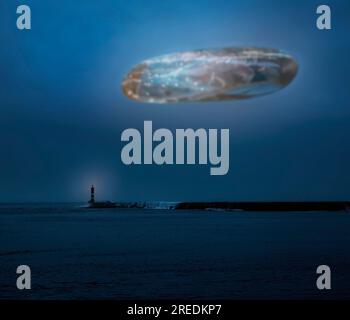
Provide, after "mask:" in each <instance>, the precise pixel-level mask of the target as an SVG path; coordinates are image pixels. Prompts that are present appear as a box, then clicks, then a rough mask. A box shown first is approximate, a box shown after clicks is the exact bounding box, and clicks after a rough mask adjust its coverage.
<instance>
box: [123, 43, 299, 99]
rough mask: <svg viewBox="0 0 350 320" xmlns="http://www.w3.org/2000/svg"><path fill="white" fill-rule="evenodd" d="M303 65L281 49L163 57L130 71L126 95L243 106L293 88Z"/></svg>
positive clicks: (239, 49) (223, 50) (238, 49)
mask: <svg viewBox="0 0 350 320" xmlns="http://www.w3.org/2000/svg"><path fill="white" fill-rule="evenodd" d="M297 71H298V64H297V62H296V61H295V60H294V59H293V57H292V56H290V55H289V54H287V53H284V52H282V51H280V50H276V49H268V48H253V47H231V48H221V49H208V50H195V51H187V52H180V53H173V54H167V55H162V56H158V57H155V58H151V59H148V60H145V61H143V62H141V63H140V64H138V65H136V66H135V67H134V68H132V69H131V70H130V72H129V73H128V74H127V75H126V76H125V77H124V80H123V83H122V90H123V93H124V94H125V95H126V96H127V97H128V98H130V99H132V100H135V101H138V102H143V103H178V102H201V101H225V100H241V99H248V98H253V97H258V96H262V95H266V94H270V93H273V92H276V91H278V90H280V89H283V88H284V87H286V86H287V85H288V84H289V83H291V82H292V80H293V79H294V77H295V75H296V74H297Z"/></svg>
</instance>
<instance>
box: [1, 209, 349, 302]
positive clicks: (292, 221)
mask: <svg viewBox="0 0 350 320" xmlns="http://www.w3.org/2000/svg"><path fill="white" fill-rule="evenodd" d="M19 265H27V266H29V267H30V270H31V289H30V290H18V289H17V286H16V281H17V277H18V276H19V274H17V273H16V270H17V267H18V266H19ZM320 265H327V266H329V268H330V270H331V289H330V290H319V289H318V288H317V286H316V281H317V278H318V277H319V276H320V275H319V274H317V273H316V270H317V267H318V266H320ZM348 298H350V214H349V213H346V212H225V211H196V210H194V211H186V210H184V211H177V210H165V209H87V208H85V207H84V206H83V205H82V204H77V203H73V204H72V203H68V204H2V205H0V299H29V300H31V299H45V300H51V299H59V300H61V299H62V300H66V299H92V300H96V299H108V300H118V299H126V300H128V299H130V300H134V299H210V300H213V299H214V300H215V299H348Z"/></svg>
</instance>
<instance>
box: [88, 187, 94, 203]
mask: <svg viewBox="0 0 350 320" xmlns="http://www.w3.org/2000/svg"><path fill="white" fill-rule="evenodd" d="M89 203H91V204H93V203H95V187H94V186H93V185H92V186H91V189H90V201H89Z"/></svg>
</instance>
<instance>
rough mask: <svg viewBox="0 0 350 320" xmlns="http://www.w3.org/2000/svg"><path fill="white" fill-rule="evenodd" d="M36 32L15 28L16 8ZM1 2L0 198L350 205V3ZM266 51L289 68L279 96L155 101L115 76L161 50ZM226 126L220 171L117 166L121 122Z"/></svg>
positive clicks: (128, 124)
mask: <svg viewBox="0 0 350 320" xmlns="http://www.w3.org/2000/svg"><path fill="white" fill-rule="evenodd" d="M21 4H26V5H29V6H30V7H31V10H32V29H31V30H27V31H19V30H18V29H17V28H16V19H17V15H16V8H17V6H18V5H21ZM319 4H325V3H323V2H322V3H320V2H319V1H313V0H309V1H303V0H295V1H288V2H287V1H276V0H275V1H272V0H264V1H262V0H260V1H258V0H225V1H224V0H200V1H199V0H198V1H197V0H192V1H188V0H168V1H163V0H149V1H144V0H128V1H122V0H99V1H92V0H75V1H68V0H61V1H54V0H46V1H40V0H22V1H12V0H5V1H1V2H0V111H1V114H0V145H1V153H0V182H1V183H0V202H34V201H45V202H46V201H48V202H61V201H85V200H87V199H88V197H89V186H90V185H91V184H95V186H96V197H97V199H99V200H107V199H108V200H120V201H137V200H139V201H146V200H163V201H293V200H295V201H302V200H304V201H307V200H349V198H350V188H349V185H350V168H349V163H350V148H349V137H350V126H349V122H350V103H349V102H350V98H349V74H350V64H349V57H350V38H349V28H350V2H349V1H346V0H334V1H328V2H327V4H328V5H330V7H331V9H332V30H326V31H320V30H318V29H317V28H316V19H317V15H316V8H317V5H319ZM229 46H259V47H271V48H276V49H281V50H284V51H286V52H288V53H290V54H291V55H292V56H293V57H294V58H295V59H296V60H297V62H298V64H299V72H298V74H297V76H296V78H295V79H294V81H293V82H292V83H291V84H290V85H289V86H288V87H287V88H285V89H284V90H281V91H279V92H277V93H274V94H271V95H267V96H264V97H259V98H254V99H248V100H244V101H225V102H210V103H182V104H166V105H152V104H142V103H137V102H134V101H131V100H129V99H128V98H126V97H125V96H124V95H123V93H122V91H121V88H120V85H121V81H122V79H123V77H124V75H125V74H126V73H127V72H128V71H129V70H130V69H131V68H132V67H133V66H134V65H136V64H137V63H139V62H140V61H142V60H144V59H147V58H150V57H154V56H158V55H162V54H167V53H173V52H179V51H187V50H194V49H202V48H220V47H229ZM145 120H152V121H153V126H154V128H155V129H157V128H169V129H171V130H174V129H175V128H193V129H198V128H217V129H221V128H229V129H230V170H229V172H228V174H227V175H224V176H210V174H209V166H201V165H198V166H190V165H189V166H182V165H173V166H157V165H141V166H125V165H124V164H123V163H122V162H121V159H120V152H121V149H122V147H123V145H124V143H122V142H121V140H120V136H121V133H122V131H123V130H125V129H127V128H137V129H139V130H142V128H143V121H145Z"/></svg>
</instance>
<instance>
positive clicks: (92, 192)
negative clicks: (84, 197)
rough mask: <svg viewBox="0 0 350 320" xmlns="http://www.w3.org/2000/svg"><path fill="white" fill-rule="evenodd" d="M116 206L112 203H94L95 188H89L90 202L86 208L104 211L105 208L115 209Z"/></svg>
mask: <svg viewBox="0 0 350 320" xmlns="http://www.w3.org/2000/svg"><path fill="white" fill-rule="evenodd" d="M116 207H117V205H116V204H115V203H114V202H111V201H102V202H98V201H97V202H96V201H95V187H94V185H92V186H91V188H90V200H89V205H88V208H95V209H105V208H116Z"/></svg>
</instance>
